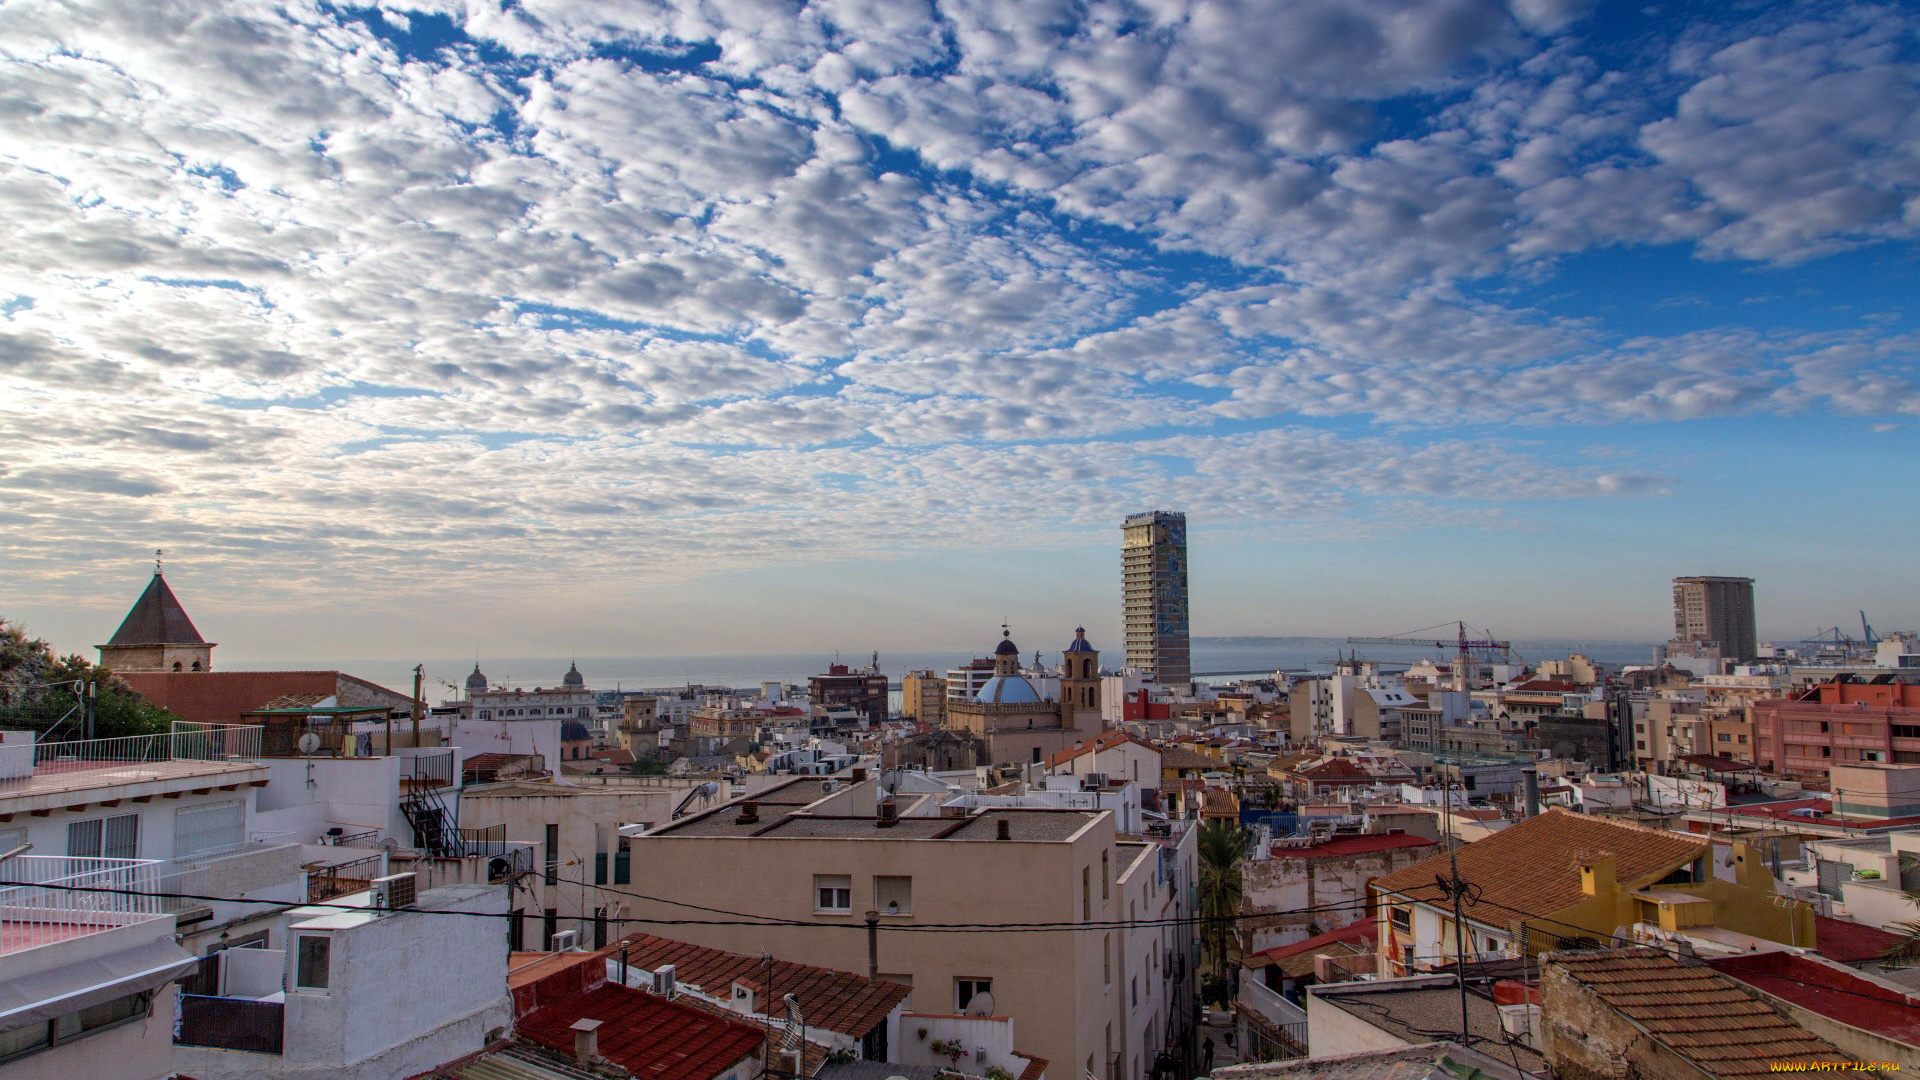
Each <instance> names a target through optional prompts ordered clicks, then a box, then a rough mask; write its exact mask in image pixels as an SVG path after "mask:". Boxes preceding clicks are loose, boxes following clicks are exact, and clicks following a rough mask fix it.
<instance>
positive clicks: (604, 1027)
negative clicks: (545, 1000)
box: [515, 985, 765, 1080]
mask: <svg viewBox="0 0 1920 1080" xmlns="http://www.w3.org/2000/svg"><path fill="white" fill-rule="evenodd" d="M579 1020H598V1021H600V1024H601V1027H600V1030H599V1031H598V1032H597V1036H598V1044H599V1045H598V1050H599V1054H600V1056H601V1057H603V1058H606V1059H607V1060H608V1061H611V1062H613V1063H614V1064H615V1065H619V1066H622V1067H624V1068H626V1069H629V1070H631V1071H632V1072H633V1074H634V1076H636V1077H640V1078H644V1080H713V1078H714V1077H716V1076H719V1075H720V1074H721V1073H724V1072H726V1071H727V1069H729V1068H731V1067H732V1066H733V1065H734V1064H735V1063H737V1062H739V1061H740V1059H742V1058H744V1057H746V1056H747V1055H749V1054H751V1053H753V1052H754V1051H755V1050H756V1049H758V1048H759V1046H760V1043H761V1042H762V1041H763V1040H764V1038H765V1036H764V1034H763V1033H762V1031H761V1029H760V1028H758V1027H755V1026H754V1025H752V1024H745V1023H741V1022H740V1021H738V1020H728V1019H725V1018H723V1017H720V1016H716V1015H714V1014H712V1013H709V1012H706V1011H704V1010H701V1009H695V1008H691V1007H689V1006H687V1005H682V1004H681V1003H679V1002H677V1001H668V1000H667V999H666V998H663V997H656V996H655V995H653V994H649V993H646V992H644V991H640V990H633V989H629V988H627V987H624V986H612V985H607V986H601V987H599V988H597V989H594V990H589V991H587V992H586V993H584V994H575V995H573V996H571V997H566V998H562V999H561V1000H559V1001H556V1002H554V1003H553V1004H551V1005H547V1006H545V1007H543V1008H541V1009H540V1010H539V1011H537V1012H535V1013H533V1014H532V1015H530V1016H526V1017H522V1018H521V1020H520V1022H519V1023H518V1024H516V1025H515V1029H516V1030H517V1031H518V1032H519V1033H520V1034H521V1035H523V1036H525V1037H526V1038H529V1039H532V1040H533V1041H534V1042H537V1043H539V1044H540V1045H542V1046H545V1047H548V1048H549V1049H553V1050H559V1051H563V1052H565V1053H572V1052H573V1029H572V1026H571V1025H572V1024H573V1023H574V1022H576V1021H579Z"/></svg>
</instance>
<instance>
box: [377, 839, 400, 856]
mask: <svg viewBox="0 0 1920 1080" xmlns="http://www.w3.org/2000/svg"><path fill="white" fill-rule="evenodd" d="M380 850H381V851H384V852H386V853H387V854H389V855H391V854H393V853H394V852H396V851H399V850H400V841H398V840H395V839H394V838H393V837H391V836H383V837H381V838H380Z"/></svg>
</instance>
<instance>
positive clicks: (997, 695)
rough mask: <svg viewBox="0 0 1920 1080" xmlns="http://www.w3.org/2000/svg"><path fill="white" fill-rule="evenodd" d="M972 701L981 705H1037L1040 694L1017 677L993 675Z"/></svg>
mask: <svg viewBox="0 0 1920 1080" xmlns="http://www.w3.org/2000/svg"><path fill="white" fill-rule="evenodd" d="M973 700H975V701H977V702H980V703H981V704H982V705H1038V704H1039V703H1040V692H1039V691H1038V690H1035V689H1034V688H1033V684H1032V683H1030V682H1028V681H1027V680H1026V679H1025V678H1023V677H1021V676H1019V675H995V676H994V677H993V678H991V679H988V680H987V681H986V683H985V684H984V685H982V686H981V687H980V692H979V693H977V694H975V695H973Z"/></svg>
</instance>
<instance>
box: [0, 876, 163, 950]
mask: <svg viewBox="0 0 1920 1080" xmlns="http://www.w3.org/2000/svg"><path fill="white" fill-rule="evenodd" d="M160 866H161V864H160V863H159V862H157V861H155V860H153V859H84V858H77V857H72V856H65V855H20V856H15V857H14V858H11V859H8V860H7V861H6V862H4V863H0V874H3V875H4V876H5V879H6V880H5V885H6V886H7V887H5V888H0V955H5V954H8V953H16V952H21V951H24V950H26V949H32V948H37V947H39V946H41V945H51V944H53V943H55V942H59V941H68V940H71V939H73V938H77V937H84V936H86V935H88V934H94V933H99V932H100V931H103V930H111V929H113V928H115V927H119V926H127V925H130V924H132V923H137V922H145V921H147V920H149V919H161V918H171V917H172V916H171V914H170V913H169V912H168V911H167V909H166V908H165V906H164V901H162V900H161V899H160V898H159V897H157V896H153V895H150V894H151V893H153V892H155V891H157V882H158V875H159V869H158V868H159V867H160ZM141 894H148V895H141Z"/></svg>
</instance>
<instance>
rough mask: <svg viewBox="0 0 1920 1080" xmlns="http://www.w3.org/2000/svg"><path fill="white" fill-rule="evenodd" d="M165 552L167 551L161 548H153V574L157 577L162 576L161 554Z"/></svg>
mask: <svg viewBox="0 0 1920 1080" xmlns="http://www.w3.org/2000/svg"><path fill="white" fill-rule="evenodd" d="M165 554H166V552H164V551H162V550H160V549H159V548H154V549H153V576H155V577H159V576H160V556H162V555H165Z"/></svg>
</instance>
